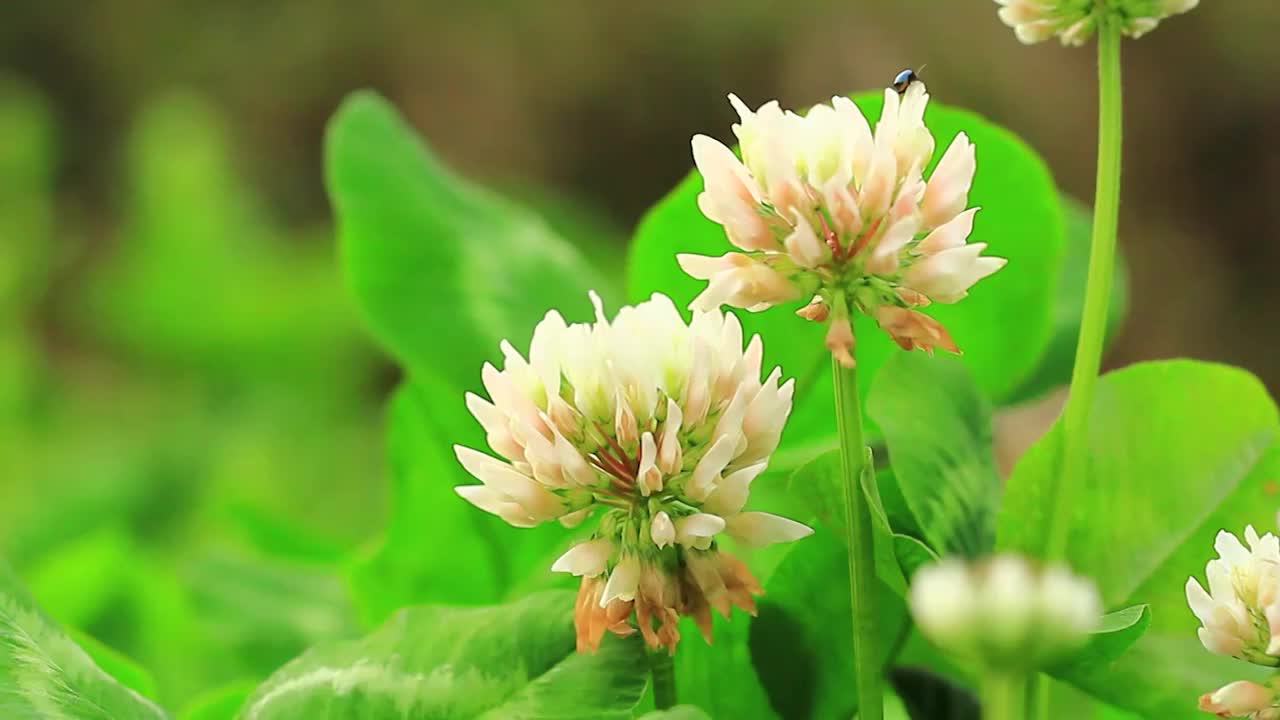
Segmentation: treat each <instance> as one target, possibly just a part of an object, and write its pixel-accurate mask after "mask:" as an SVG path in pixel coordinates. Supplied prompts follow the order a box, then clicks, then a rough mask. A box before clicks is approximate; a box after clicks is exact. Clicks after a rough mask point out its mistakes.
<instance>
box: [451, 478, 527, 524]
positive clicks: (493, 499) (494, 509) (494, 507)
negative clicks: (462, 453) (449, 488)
mask: <svg viewBox="0 0 1280 720" xmlns="http://www.w3.org/2000/svg"><path fill="white" fill-rule="evenodd" d="M454 492H456V493H458V495H460V496H461V497H462V499H463V500H466V501H467V502H469V503H471V504H472V505H475V506H476V507H478V508H480V509H481V510H484V511H485V512H487V513H493V514H494V515H497V516H498V517H500V518H502V519H503V520H506V521H507V522H508V523H510V524H511V525H514V526H515V527H520V528H529V527H533V526H535V525H537V524H538V521H537V520H534V519H533V518H532V517H530V516H529V513H527V512H525V510H524V508H522V507H520V506H519V505H517V504H516V503H514V502H511V501H510V500H509V499H507V496H505V495H503V494H502V493H500V492H498V491H496V490H494V489H492V488H488V487H485V486H484V485H459V486H458V487H455V488H454Z"/></svg>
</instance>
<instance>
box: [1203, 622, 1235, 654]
mask: <svg viewBox="0 0 1280 720" xmlns="http://www.w3.org/2000/svg"><path fill="white" fill-rule="evenodd" d="M1196 635H1197V636H1199V638H1200V644H1201V645H1204V649H1205V650H1208V651H1209V652H1211V653H1214V654H1215V655H1225V656H1227V657H1237V656H1239V655H1240V654H1241V653H1243V652H1244V641H1243V640H1241V639H1240V638H1238V637H1236V636H1235V635H1230V634H1227V633H1222V632H1218V631H1216V630H1210V629H1208V628H1200V629H1199V630H1197V631H1196Z"/></svg>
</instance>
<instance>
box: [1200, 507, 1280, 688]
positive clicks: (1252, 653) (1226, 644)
mask: <svg viewBox="0 0 1280 720" xmlns="http://www.w3.org/2000/svg"><path fill="white" fill-rule="evenodd" d="M1244 537H1245V541H1246V542H1247V543H1248V544H1249V547H1248V548H1247V549H1246V548H1245V546H1244V545H1242V544H1241V543H1240V540H1239V539H1238V538H1237V537H1236V536H1235V535H1233V534H1231V533H1229V532H1227V531H1226V530H1222V531H1220V532H1219V533H1218V536H1217V538H1216V539H1215V540H1214V543H1213V547H1214V549H1215V550H1217V552H1218V556H1219V557H1218V559H1216V560H1210V561H1209V564H1208V565H1207V566H1206V567H1205V576H1206V577H1207V578H1208V580H1209V591H1208V592H1205V589H1204V587H1203V586H1201V585H1200V582H1199V581H1198V580H1196V579H1195V578H1194V577H1192V578H1187V603H1188V604H1189V605H1190V606H1191V611H1192V612H1193V613H1195V615H1196V617H1197V618H1199V619H1200V623H1201V625H1203V627H1201V628H1200V642H1202V643H1204V646H1205V648H1206V649H1208V650H1209V652H1212V653H1216V654H1218V655H1230V656H1232V657H1236V658H1240V659H1241V660H1247V661H1249V662H1251V663H1256V664H1258V665H1266V666H1268V667H1276V666H1280V539H1277V538H1276V536H1275V535H1272V534H1271V533H1267V534H1266V535H1263V536H1262V537H1258V533H1257V531H1256V530H1254V529H1253V526H1252V525H1250V526H1248V527H1246V528H1245V530H1244Z"/></svg>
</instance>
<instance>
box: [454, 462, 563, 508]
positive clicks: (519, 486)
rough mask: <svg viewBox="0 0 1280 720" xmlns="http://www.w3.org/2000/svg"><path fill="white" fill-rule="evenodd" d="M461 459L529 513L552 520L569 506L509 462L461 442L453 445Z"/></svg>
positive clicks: (467, 466)
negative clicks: (463, 444)
mask: <svg viewBox="0 0 1280 720" xmlns="http://www.w3.org/2000/svg"><path fill="white" fill-rule="evenodd" d="M453 451H454V454H455V455H457V457H458V462H460V463H462V466H463V467H464V468H466V470H467V472H469V473H471V474H472V475H474V476H475V477H476V479H477V480H479V481H480V482H482V483H484V484H485V485H486V486H488V487H490V488H493V489H494V490H496V491H498V492H500V493H502V494H503V495H506V496H507V497H508V498H510V499H511V500H512V501H514V502H516V503H518V504H519V505H520V506H521V507H523V508H524V509H525V512H526V513H528V515H529V516H530V517H533V518H535V519H542V520H550V519H553V518H557V517H559V516H561V515H563V514H564V512H565V510H566V508H565V506H564V501H562V500H561V499H560V498H559V497H558V496H556V495H555V493H552V492H550V491H549V490H547V489H546V488H544V487H543V486H542V485H540V484H538V483H537V482H536V481H534V480H533V478H530V477H529V476H527V475H525V474H524V473H521V472H519V471H517V470H516V469H515V468H513V467H511V466H510V465H508V464H506V463H504V462H502V461H500V460H497V459H496V458H492V457H489V456H488V455H485V454H484V453H481V452H477V451H475V450H473V449H471V448H469V447H464V446H462V445H455V446H453Z"/></svg>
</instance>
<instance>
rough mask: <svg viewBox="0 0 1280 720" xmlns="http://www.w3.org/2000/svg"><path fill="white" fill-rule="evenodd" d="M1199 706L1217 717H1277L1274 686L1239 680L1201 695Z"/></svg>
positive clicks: (1271, 719)
mask: <svg viewBox="0 0 1280 720" xmlns="http://www.w3.org/2000/svg"><path fill="white" fill-rule="evenodd" d="M1200 709H1201V710H1204V711H1205V712H1211V713H1213V714H1215V715H1217V716H1218V717H1220V718H1245V719H1246V720H1280V694H1277V692H1276V689H1275V687H1274V686H1270V685H1259V684H1258V683H1255V682H1249V681H1247V680H1239V681H1237V682H1233V683H1231V684H1230V685H1224V686H1223V687H1221V688H1219V689H1217V690H1215V691H1213V692H1211V693H1205V694H1204V695H1201V696H1200Z"/></svg>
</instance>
